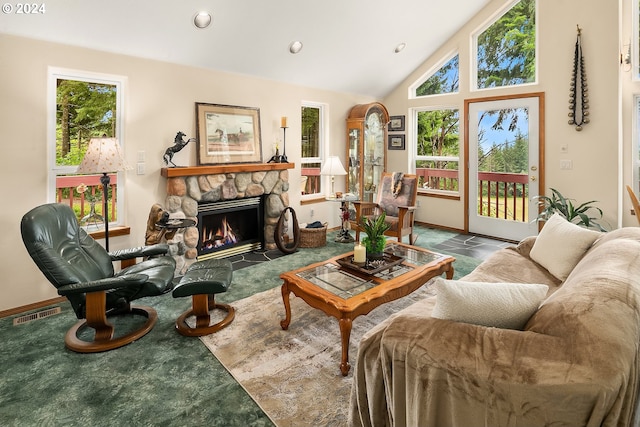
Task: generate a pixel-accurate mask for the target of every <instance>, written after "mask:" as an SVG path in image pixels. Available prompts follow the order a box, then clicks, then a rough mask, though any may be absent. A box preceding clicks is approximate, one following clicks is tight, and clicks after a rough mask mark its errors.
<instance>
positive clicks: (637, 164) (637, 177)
mask: <svg viewBox="0 0 640 427" xmlns="http://www.w3.org/2000/svg"><path fill="white" fill-rule="evenodd" d="M632 130H633V131H632V132H631V144H632V151H633V154H632V156H631V159H632V160H631V188H633V190H634V191H635V192H636V193H637V192H639V191H640V188H639V187H638V185H639V183H640V93H636V94H634V95H633V117H632Z"/></svg>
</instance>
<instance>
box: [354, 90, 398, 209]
mask: <svg viewBox="0 0 640 427" xmlns="http://www.w3.org/2000/svg"><path fill="white" fill-rule="evenodd" d="M387 123H389V112H388V111H387V108H386V107H385V106H384V105H382V104H381V103H379V102H372V103H370V104H359V105H356V106H354V107H353V108H351V111H350V112H349V117H348V118H347V161H348V166H347V191H348V192H349V193H353V194H354V195H355V196H356V197H357V199H358V200H361V201H365V202H373V201H375V200H376V195H377V193H378V184H379V183H380V177H381V175H382V172H384V171H385V170H386V169H387V144H386V141H387Z"/></svg>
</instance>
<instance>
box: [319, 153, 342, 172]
mask: <svg viewBox="0 0 640 427" xmlns="http://www.w3.org/2000/svg"><path fill="white" fill-rule="evenodd" d="M346 174H347V171H346V170H344V166H342V162H341V161H340V159H339V158H338V156H329V157H328V158H327V161H326V162H324V166H322V169H321V170H320V175H331V176H334V175H346Z"/></svg>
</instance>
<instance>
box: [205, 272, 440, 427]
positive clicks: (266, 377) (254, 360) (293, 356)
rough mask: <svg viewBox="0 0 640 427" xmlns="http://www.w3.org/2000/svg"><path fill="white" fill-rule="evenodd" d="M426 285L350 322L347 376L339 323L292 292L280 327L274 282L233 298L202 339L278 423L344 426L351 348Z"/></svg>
mask: <svg viewBox="0 0 640 427" xmlns="http://www.w3.org/2000/svg"><path fill="white" fill-rule="evenodd" d="M431 292H432V291H431V290H430V289H429V286H428V284H427V285H424V286H422V287H421V288H420V289H418V290H417V291H415V292H413V293H412V294H410V295H408V296H406V297H404V298H401V299H399V300H396V301H392V302H390V303H387V304H383V305H382V306H380V307H378V308H376V309H375V310H373V311H371V312H370V313H369V314H368V315H366V316H360V317H357V318H356V319H355V320H354V321H353V329H352V332H351V340H350V348H349V362H350V363H351V364H352V368H351V370H350V372H349V374H348V376H346V377H343V376H342V374H341V373H340V369H339V364H340V356H341V346H340V330H339V327H338V321H337V320H336V319H335V318H333V317H330V316H327V315H325V314H324V313H322V312H321V311H319V310H316V309H314V308H311V307H310V306H308V305H307V304H306V303H305V302H304V301H303V300H302V299H300V298H297V297H295V295H293V294H291V313H292V320H291V325H290V326H289V329H288V330H287V331H284V330H282V328H281V327H280V320H281V319H283V318H284V305H283V302H282V294H281V292H280V287H279V286H278V287H276V288H273V289H270V290H267V291H264V292H261V293H258V294H255V295H253V296H250V297H248V298H245V299H242V300H239V301H236V302H234V303H233V304H232V305H233V306H234V307H235V308H236V318H235V320H234V321H233V323H232V324H231V325H230V326H229V327H227V328H226V329H223V330H222V331H219V332H217V333H215V334H212V335H209V336H205V337H202V338H201V340H202V342H203V343H204V344H205V345H206V346H207V348H208V349H209V350H210V351H211V352H212V353H213V354H214V355H215V357H216V358H217V359H218V360H219V361H220V362H221V363H222V364H223V365H224V367H225V368H226V369H227V370H228V371H229V372H230V373H231V375H233V377H234V378H235V379H236V380H237V381H238V382H239V383H240V385H241V386H242V387H244V389H245V390H246V391H247V392H248V393H249V395H250V396H251V397H252V398H253V399H254V400H255V401H256V402H257V404H258V405H259V406H260V408H261V409H262V410H263V411H264V412H265V413H266V414H267V416H268V417H269V418H270V419H271V420H272V421H273V423H274V424H276V425H277V426H279V427H290V426H344V425H346V422H347V414H348V407H349V395H350V392H351V384H352V380H353V370H354V365H355V360H356V354H357V344H358V342H359V340H360V338H361V337H362V336H363V335H364V333H365V332H366V331H368V330H369V329H371V328H372V327H373V326H374V325H376V324H378V323H380V322H381V321H383V320H384V319H386V318H387V317H389V316H390V315H391V314H393V313H395V312H397V311H399V310H401V309H402V308H404V307H407V306H408V305H410V304H411V303H413V302H415V301H417V300H419V299H422V298H425V297H426V296H427V295H429V294H430V293H431Z"/></svg>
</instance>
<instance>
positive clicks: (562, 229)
mask: <svg viewBox="0 0 640 427" xmlns="http://www.w3.org/2000/svg"><path fill="white" fill-rule="evenodd" d="M600 236H602V233H600V232H598V231H593V230H588V229H586V228H583V227H580V226H579V225H576V224H573V223H571V222H569V221H567V220H566V219H565V218H564V217H563V216H561V215H560V214H554V215H553V216H552V217H551V218H549V219H548V220H547V222H546V224H545V225H544V227H543V228H542V231H540V234H539V235H538V238H537V239H536V241H535V243H534V244H533V248H531V253H530V256H531V259H532V260H534V261H535V262H537V263H538V264H540V265H541V266H543V267H544V268H546V269H547V270H549V272H550V273H551V274H553V275H554V276H555V277H557V278H558V279H560V280H563V281H564V280H565V279H566V278H567V277H568V276H569V273H571V271H572V270H573V268H574V267H575V266H576V264H578V262H579V261H580V259H582V257H583V256H584V254H585V252H587V250H588V249H589V248H590V247H591V245H593V242H595V241H596V240H597V239H598V238H599V237H600Z"/></svg>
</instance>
